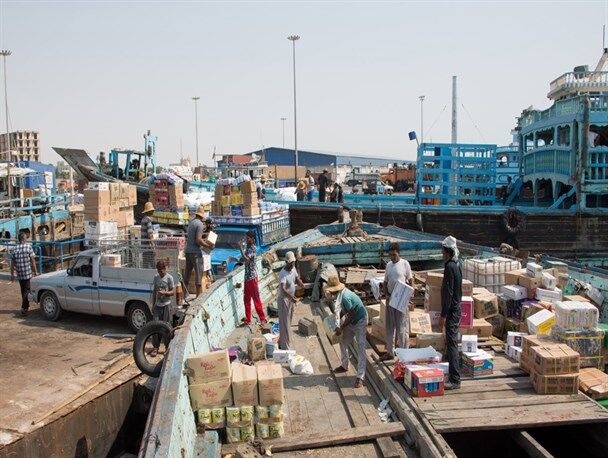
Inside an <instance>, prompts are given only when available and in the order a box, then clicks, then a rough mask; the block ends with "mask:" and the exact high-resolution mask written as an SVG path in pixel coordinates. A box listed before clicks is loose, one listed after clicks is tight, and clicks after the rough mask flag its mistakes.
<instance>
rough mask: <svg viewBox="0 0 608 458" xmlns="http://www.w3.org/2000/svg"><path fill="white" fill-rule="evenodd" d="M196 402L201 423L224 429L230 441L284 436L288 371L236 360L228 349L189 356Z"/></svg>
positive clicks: (266, 363)
mask: <svg viewBox="0 0 608 458" xmlns="http://www.w3.org/2000/svg"><path fill="white" fill-rule="evenodd" d="M186 373H187V374H188V384H189V387H188V388H189V392H190V404H191V406H192V410H193V411H194V412H195V414H196V421H197V424H198V425H199V426H200V427H204V428H206V429H224V428H225V430H226V437H227V439H228V442H239V441H247V440H250V439H253V438H254V437H260V438H262V439H267V438H277V437H281V436H283V433H284V430H283V416H284V415H283V397H284V387H283V371H282V368H281V366H280V365H278V364H274V363H272V362H270V361H259V362H257V363H256V364H255V366H248V365H244V364H241V363H237V362H235V363H233V364H232V365H231V364H230V360H229V356H228V351H227V350H219V351H214V352H209V353H203V354H200V355H195V356H191V357H190V358H188V359H187V360H186Z"/></svg>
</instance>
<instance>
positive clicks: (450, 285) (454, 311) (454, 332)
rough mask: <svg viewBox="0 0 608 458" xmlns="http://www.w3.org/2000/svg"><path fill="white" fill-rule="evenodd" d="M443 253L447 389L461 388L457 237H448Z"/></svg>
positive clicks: (460, 273) (442, 286)
mask: <svg viewBox="0 0 608 458" xmlns="http://www.w3.org/2000/svg"><path fill="white" fill-rule="evenodd" d="M441 254H442V255H443V262H444V263H445V266H444V269H443V283H442V284H441V321H440V323H441V328H443V327H444V326H445V353H446V358H447V360H448V363H449V364H450V370H449V380H448V382H447V383H446V384H445V389H446V390H454V389H457V388H460V372H459V370H458V365H459V361H458V326H459V324H460V301H461V300H462V271H461V270H460V264H458V247H457V246H456V239H455V238H454V237H452V236H449V237H446V238H445V240H444V241H443V242H442V244H441Z"/></svg>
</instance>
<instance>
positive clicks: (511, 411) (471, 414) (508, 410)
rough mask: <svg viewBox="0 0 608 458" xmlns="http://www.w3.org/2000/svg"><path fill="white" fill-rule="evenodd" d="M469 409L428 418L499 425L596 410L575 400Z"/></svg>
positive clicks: (436, 413) (435, 413)
mask: <svg viewBox="0 0 608 458" xmlns="http://www.w3.org/2000/svg"><path fill="white" fill-rule="evenodd" d="M468 407H469V408H468V409H458V410H434V411H426V412H425V415H426V417H427V418H428V419H429V420H431V423H433V421H435V420H451V419H453V418H461V419H465V418H471V419H472V418H481V419H483V420H484V421H491V422H493V423H498V422H497V421H496V420H495V419H497V418H510V417H517V418H519V420H520V421H521V422H522V423H525V422H526V421H528V419H529V418H530V417H532V418H533V417H543V416H548V417H557V418H558V419H559V418H567V416H568V414H569V413H570V412H583V411H584V412H587V411H589V410H595V409H594V406H591V405H590V404H589V403H588V402H587V401H581V400H575V401H573V402H570V403H564V404H540V405H539V404H536V405H525V406H508V407H492V408H487V409H478V408H477V406H476V405H469V406H468ZM606 416H607V417H608V411H607V412H606Z"/></svg>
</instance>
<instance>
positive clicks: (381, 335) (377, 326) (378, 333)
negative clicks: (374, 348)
mask: <svg viewBox="0 0 608 458" xmlns="http://www.w3.org/2000/svg"><path fill="white" fill-rule="evenodd" d="M372 336H374V337H375V338H376V339H378V340H380V341H382V342H386V326H385V324H384V321H382V320H381V319H380V317H376V318H374V319H372Z"/></svg>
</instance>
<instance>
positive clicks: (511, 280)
mask: <svg viewBox="0 0 608 458" xmlns="http://www.w3.org/2000/svg"><path fill="white" fill-rule="evenodd" d="M522 275H526V269H518V270H512V271H511V272H507V273H505V285H517V284H518V282H519V277H521V276H522Z"/></svg>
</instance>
